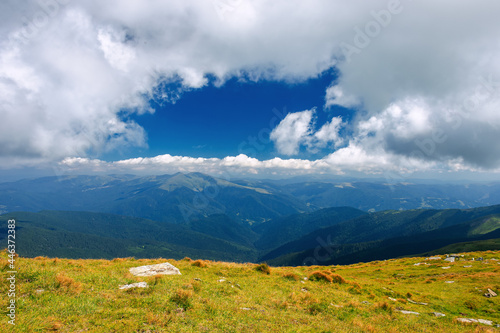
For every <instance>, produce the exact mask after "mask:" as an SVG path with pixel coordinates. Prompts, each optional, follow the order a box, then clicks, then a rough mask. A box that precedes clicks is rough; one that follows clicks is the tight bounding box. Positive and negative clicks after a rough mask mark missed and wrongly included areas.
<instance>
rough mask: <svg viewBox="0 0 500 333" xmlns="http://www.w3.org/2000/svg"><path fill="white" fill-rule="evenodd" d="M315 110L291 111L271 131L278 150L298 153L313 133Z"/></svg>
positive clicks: (291, 153) (286, 153) (293, 153)
mask: <svg viewBox="0 0 500 333" xmlns="http://www.w3.org/2000/svg"><path fill="white" fill-rule="evenodd" d="M314 112H315V110H305V111H301V112H294V113H289V114H287V115H286V117H285V118H284V119H283V120H282V121H281V122H280V123H279V124H278V126H276V128H275V129H273V131H272V132H271V135H270V139H271V140H272V141H274V143H275V145H276V148H277V149H278V151H279V152H280V153H282V154H285V155H296V154H297V153H298V152H299V148H300V146H301V145H302V144H305V143H306V142H307V141H308V139H309V136H310V135H311V120H312V119H313V114H314Z"/></svg>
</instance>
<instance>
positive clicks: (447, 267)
mask: <svg viewBox="0 0 500 333" xmlns="http://www.w3.org/2000/svg"><path fill="white" fill-rule="evenodd" d="M441 268H442V269H449V268H451V267H450V266H446V267H441Z"/></svg>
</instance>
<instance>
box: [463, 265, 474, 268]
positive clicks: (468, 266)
mask: <svg viewBox="0 0 500 333" xmlns="http://www.w3.org/2000/svg"><path fill="white" fill-rule="evenodd" d="M471 267H472V265H465V266H464V268H471Z"/></svg>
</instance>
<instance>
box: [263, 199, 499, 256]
mask: <svg viewBox="0 0 500 333" xmlns="http://www.w3.org/2000/svg"><path fill="white" fill-rule="evenodd" d="M492 214H500V205H497V206H489V207H480V208H473V209H444V210H430V209H419V210H408V211H383V212H377V213H372V214H367V215H362V216H359V217H357V218H354V219H351V220H348V221H344V222H341V223H337V224H335V225H333V226H331V227H328V228H321V229H318V230H316V231H313V232H311V233H309V234H307V235H305V236H303V237H301V238H299V239H297V240H294V241H292V242H289V243H287V244H284V245H282V246H280V247H278V248H276V249H274V250H272V251H270V252H269V253H267V254H266V255H264V256H263V257H261V260H264V261H266V260H271V259H274V258H277V257H280V256H283V255H287V254H290V253H296V252H302V251H306V250H307V251H314V249H315V248H317V247H318V246H321V247H331V246H341V245H345V244H355V243H367V242H373V241H380V240H387V239H391V238H397V237H410V239H411V237H412V236H414V235H417V234H421V233H425V232H428V231H433V230H438V229H441V228H447V227H451V226H454V225H458V224H460V223H464V222H468V221H472V220H475V219H478V218H481V217H484V216H488V215H492ZM436 232H437V233H438V234H439V233H441V231H436ZM448 244H450V243H448ZM444 245H447V244H444ZM441 246H443V245H440V246H438V247H441ZM363 249H366V247H364V248H363ZM428 250H431V249H428ZM424 251H427V250H422V251H418V250H417V251H416V252H414V253H420V252H424ZM410 254H411V253H410ZM395 256H396V255H395ZM393 257H394V256H393Z"/></svg>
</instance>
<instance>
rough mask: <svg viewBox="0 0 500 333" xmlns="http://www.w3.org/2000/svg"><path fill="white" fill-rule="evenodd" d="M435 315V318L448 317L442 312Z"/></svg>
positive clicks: (434, 313)
mask: <svg viewBox="0 0 500 333" xmlns="http://www.w3.org/2000/svg"><path fill="white" fill-rule="evenodd" d="M432 314H433V315H434V317H438V318H439V317H446V315H445V314H444V313H441V312H433V313H432Z"/></svg>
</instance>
